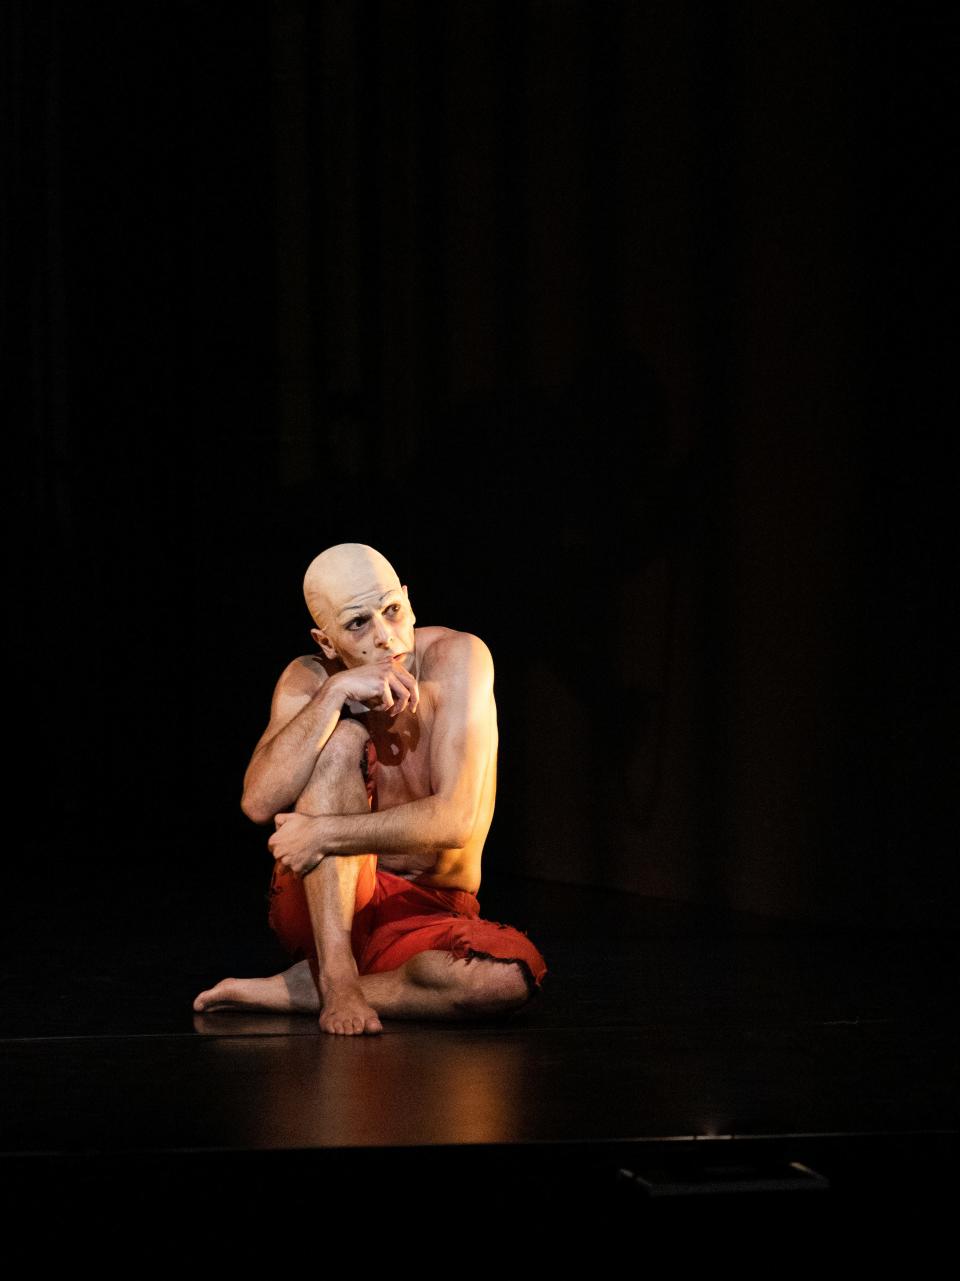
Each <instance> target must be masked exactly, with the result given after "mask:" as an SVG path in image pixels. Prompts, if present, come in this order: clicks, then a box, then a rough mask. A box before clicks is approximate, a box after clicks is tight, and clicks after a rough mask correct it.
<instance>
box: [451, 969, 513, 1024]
mask: <svg viewBox="0 0 960 1281" xmlns="http://www.w3.org/2000/svg"><path fill="white" fill-rule="evenodd" d="M463 978H464V983H463V993H462V996H461V998H460V1004H461V1006H462V1008H463V1010H464V1013H469V1014H472V1015H475V1016H481V1015H492V1014H505V1013H507V1012H508V1011H510V1010H518V1009H520V1007H521V1006H523V1005H526V1003H527V1002H528V1001H529V1000H530V985H529V983H528V982H527V978H526V975H525V973H524V969H523V966H522V965H521V963H520V962H519V961H496V960H486V959H479V958H473V959H472V960H470V961H469V962H467V963H466V964H465V965H464V969H463Z"/></svg>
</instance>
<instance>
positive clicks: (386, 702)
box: [377, 676, 393, 712]
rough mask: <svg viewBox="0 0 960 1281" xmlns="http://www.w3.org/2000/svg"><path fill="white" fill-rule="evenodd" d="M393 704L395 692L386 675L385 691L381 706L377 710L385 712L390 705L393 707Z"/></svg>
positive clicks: (384, 680)
mask: <svg viewBox="0 0 960 1281" xmlns="http://www.w3.org/2000/svg"><path fill="white" fill-rule="evenodd" d="M392 706H393V692H392V690H391V689H390V680H389V678H388V677H386V676H385V677H384V678H383V693H382V694H381V695H380V706H379V707H378V708H377V711H379V712H385V711H386V710H387V708H388V707H392Z"/></svg>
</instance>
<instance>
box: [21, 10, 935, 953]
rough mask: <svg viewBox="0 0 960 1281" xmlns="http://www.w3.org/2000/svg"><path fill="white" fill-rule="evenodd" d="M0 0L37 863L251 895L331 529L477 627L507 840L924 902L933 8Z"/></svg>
mask: <svg viewBox="0 0 960 1281" xmlns="http://www.w3.org/2000/svg"><path fill="white" fill-rule="evenodd" d="M0 22H2V24H3V30H2V55H0V56H2V60H3V113H4V119H5V129H4V135H5V139H6V147H5V151H4V170H5V172H4V183H3V194H2V202H3V203H2V210H0V214H2V231H0V234H2V238H3V240H2V270H3V279H2V288H3V297H4V310H3V350H4V357H5V360H6V362H7V369H8V378H7V379H6V382H5V391H4V400H5V418H6V422H7V429H8V430H7V437H6V440H7V459H8V463H9V468H10V472H9V474H10V479H11V482H12V484H11V491H10V498H9V500H8V511H9V513H10V515H11V517H12V520H11V524H10V530H9V533H8V541H7V548H8V570H7V585H8V587H7V593H6V595H7V599H8V604H9V607H10V609H9V621H8V624H7V631H8V636H10V637H12V639H13V641H14V646H13V653H12V657H11V659H10V660H9V662H8V666H7V668H6V676H7V688H8V690H9V691H10V692H11V693H12V695H13V697H12V698H11V699H9V701H8V706H9V707H10V708H11V714H10V717H9V718H8V721H7V729H8V748H9V749H10V751H11V753H12V756H13V760H14V769H13V771H12V773H11V775H10V789H9V792H8V798H9V799H8V809H9V814H10V823H9V831H10V842H11V845H10V858H11V860H13V859H16V864H15V866H16V868H17V875H18V878H19V879H18V881H17V885H18V892H19V893H20V894H21V895H22V896H25V895H33V896H37V897H42V896H44V895H51V894H59V895H60V896H61V897H62V898H63V899H64V901H69V900H70V898H71V896H72V895H74V894H76V895H80V894H81V890H83V891H84V892H85V895H86V896H85V897H82V901H83V902H84V903H88V902H89V893H90V887H91V886H92V887H94V893H95V894H96V895H97V896H98V907H104V906H105V907H106V910H108V911H110V912H117V911H126V910H128V909H129V910H130V911H133V912H136V911H146V910H149V904H150V903H152V902H154V901H163V900H164V896H173V898H176V899H177V901H178V903H180V905H181V907H183V905H184V904H186V905H189V904H190V903H193V904H196V905H197V906H196V907H195V909H194V910H196V913H197V926H198V929H199V928H201V927H202V921H201V917H202V916H203V915H205V914H207V913H209V912H210V911H215V905H216V902H217V900H218V896H221V895H224V894H228V895H232V896H235V895H237V894H240V895H243V894H247V895H249V896H250V901H251V903H253V902H254V901H255V902H256V903H257V904H259V902H260V898H259V896H260V895H261V894H262V891H263V889H264V888H265V878H266V877H267V876H268V875H269V868H270V859H269V856H268V854H267V853H266V851H265V839H266V836H267V835H268V834H269V833H268V830H267V829H263V828H255V827H254V826H253V825H251V824H250V823H248V822H247V821H246V820H245V819H244V818H243V816H242V815H241V814H240V811H239V798H240V785H241V779H242V775H243V771H244V769H245V766H246V763H247V760H248V758H249V754H250V751H251V750H252V747H253V744H254V743H255V741H256V739H257V738H258V736H259V734H260V733H261V731H262V729H263V727H264V725H265V723H266V717H267V713H268V708H269V699H270V694H271V691H272V689H273V685H274V682H275V680H276V678H277V676H278V674H279V672H280V671H281V670H282V668H283V667H284V665H285V664H286V663H287V662H288V661H289V659H290V658H291V657H292V656H293V655H295V654H297V653H305V652H308V651H309V650H310V649H311V647H312V643H311V642H310V640H309V637H308V628H309V626H310V620H309V618H308V617H307V614H306V611H305V608H304V606H303V602H302V598H301V595H300V583H301V579H302V575H303V571H304V569H305V567H306V565H307V564H308V562H309V561H310V559H311V558H312V557H313V556H314V555H315V554H316V553H317V552H319V551H320V550H321V549H322V548H324V547H326V546H328V545H330V544H332V543H335V542H341V541H363V542H369V543H372V544H373V545H375V546H376V547H378V548H379V549H380V550H382V551H383V552H384V553H385V554H386V555H387V556H388V558H389V559H390V560H391V561H392V562H393V563H394V564H395V566H396V568H397V570H398V572H399V573H400V575H401V579H402V581H403V582H405V583H408V584H409V586H410V593H411V598H412V601H413V603H414V607H415V609H416V612H417V615H418V621H419V622H420V623H421V624H431V623H443V624H445V625H448V626H452V627H456V628H464V629H467V630H470V631H475V632H476V633H478V634H479V635H481V636H482V637H483V638H484V639H485V640H486V641H487V642H488V644H489V645H490V647H491V649H492V650H493V654H494V658H495V661H496V665H497V686H496V690H497V697H498V705H499V711H500V724H501V752H500V775H499V780H500V794H499V804H498V811H497V816H496V819H495V823H494V827H493V829H492V832H491V837H490V844H489V847H488V848H489V852H488V856H487V857H488V862H489V865H490V867H491V868H499V869H503V870H512V871H516V872H520V873H522V874H526V875H530V876H535V877H542V878H547V879H557V880H563V881H571V882H577V883H583V884H601V885H608V886H616V887H622V888H624V889H629V890H636V891H641V892H645V893H648V894H653V895H657V896H662V897H667V898H675V899H683V900H692V901H696V902H700V903H702V904H704V905H706V906H708V907H710V906H718V907H723V906H733V907H737V908H743V909H748V910H753V911H759V912H769V913H772V914H775V915H779V916H784V917H794V918H798V919H803V920H811V921H823V922H830V921H837V922H851V923H863V924H880V925H891V926H901V925H906V926H912V925H925V924H934V925H936V924H945V923H955V922H956V919H957V910H958V895H957V873H956V855H955V848H954V840H953V827H952V825H951V823H950V821H949V815H948V795H949V787H950V784H949V778H950V772H949V769H948V762H949V748H950V742H949V739H948V734H947V729H948V712H947V708H948V706H949V703H948V689H949V687H950V684H951V678H952V675H953V668H954V659H953V650H952V648H951V647H950V646H949V645H948V642H947V639H946V637H945V631H944V621H945V617H946V613H947V609H948V606H949V604H950V596H951V595H952V577H953V575H952V563H953V562H952V556H951V554H950V552H951V547H950V543H951V538H950V535H951V534H952V532H953V531H952V523H953V522H952V511H951V508H952V506H953V502H954V484H953V474H952V472H951V471H950V469H949V468H948V467H947V465H946V457H945V454H944V452H943V450H942V444H941V442H942V440H943V437H944V434H945V432H946V430H947V429H948V428H949V423H950V422H951V421H952V420H953V418H954V416H955V413H956V404H955V399H956V398H955V394H954V372H953V359H954V334H953V332H952V321H953V311H954V308H955V301H954V299H955V286H956V273H955V260H956V228H955V220H956V205H955V202H954V200H953V186H952V183H953V180H952V177H951V174H952V170H953V168H954V165H953V162H952V160H951V159H950V156H951V149H952V145H953V141H954V139H953V136H952V133H951V127H950V124H949V121H950V114H951V113H950V108H951V107H952V105H953V103H952V101H951V98H952V94H953V90H952V88H951V86H952V83H953V81H954V78H955V76H954V67H955V49H954V48H953V47H952V43H953V42H952V35H953V20H952V19H951V20H947V19H939V20H938V19H935V18H934V17H933V16H931V14H925V13H923V11H922V9H917V8H916V7H915V6H914V7H912V8H911V10H910V14H909V16H908V15H907V13H906V11H905V10H904V13H903V14H902V15H901V16H896V13H895V10H893V9H887V8H886V7H881V9H880V10H878V9H876V8H875V7H873V6H869V7H868V6H862V7H860V6H854V5H847V6H844V5H843V4H837V3H826V2H823V3H813V2H809V0H808V2H806V3H802V2H800V0H787V2H786V3H782V4H777V5H768V4H764V3H761V2H760V0H756V2H754V3H749V2H747V0H735V2H731V3H727V4H714V3H709V2H708V0H686V2H683V3H680V2H673V0H671V2H669V3H667V2H662V3H661V2H653V0H651V2H650V3H643V2H640V0H637V2H636V3H615V2H612V0H611V2H607V3H589V0H580V2H577V0H541V2H538V3H526V4H523V3H515V2H514V3H510V2H507V3H493V2H487V3H484V2H481V0H474V2H467V0H452V2H451V0H446V2H438V3H429V2H425V0H421V2H419V3H413V2H409V3H360V2H359V0H358V2H357V3H349V2H347V0H342V2H340V3H330V4H321V3H314V4H308V3H294V2H293V0H288V2H286V3H273V4H270V3H262V4H250V3H247V4H237V3H212V2H211V3H200V2H196V3H189V2H187V0H181V2H180V3H175V2H173V0H164V2H163V3H146V2H141V3H133V4H125V5H115V4H107V5H97V6H92V5H73V4H66V3H56V2H55V0H46V2H43V0H36V2H35V3H22V2H21V3H16V2H11V3H7V4H5V5H4V6H3V7H2V10H0ZM951 724H952V722H951ZM184 886H186V887H187V890H184V889H183V887H184ZM178 895H179V898H177V896H178ZM78 901H81V900H78ZM184 910H188V911H189V910H191V909H190V907H189V906H187V907H186V908H185V909H184Z"/></svg>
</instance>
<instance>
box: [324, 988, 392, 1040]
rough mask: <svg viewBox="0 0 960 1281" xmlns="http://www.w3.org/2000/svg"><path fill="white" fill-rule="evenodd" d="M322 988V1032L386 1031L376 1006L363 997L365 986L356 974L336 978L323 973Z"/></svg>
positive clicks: (343, 1033) (346, 1034)
mask: <svg viewBox="0 0 960 1281" xmlns="http://www.w3.org/2000/svg"><path fill="white" fill-rule="evenodd" d="M320 990H321V992H322V993H323V1010H322V1011H321V1013H320V1030H321V1032H337V1033H339V1034H340V1035H341V1036H360V1035H361V1034H362V1033H364V1032H382V1031H383V1024H382V1023H381V1022H380V1018H379V1016H378V1014H377V1012H376V1010H375V1009H373V1007H372V1006H371V1005H369V1004H368V1003H367V1002H366V1001H365V1000H364V996H363V989H362V988H361V987H360V984H359V983H358V982H357V980H356V978H355V977H350V976H344V977H343V978H341V979H337V980H334V979H331V978H327V977H326V976H325V975H323V974H321V975H320Z"/></svg>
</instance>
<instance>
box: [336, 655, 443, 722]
mask: <svg viewBox="0 0 960 1281" xmlns="http://www.w3.org/2000/svg"><path fill="white" fill-rule="evenodd" d="M331 685H336V687H337V691H338V693H339V692H341V691H342V693H343V700H344V702H346V701H347V699H348V698H349V699H352V700H353V702H355V703H366V704H367V705H368V706H369V707H370V710H371V711H374V712H386V711H389V713H390V715H391V716H399V715H400V713H401V712H402V711H404V710H405V709H406V708H407V707H409V708H410V711H411V712H415V711H416V710H417V707H418V706H419V703H420V687H419V685H418V684H417V681H416V677H414V675H413V674H412V673H411V672H408V671H407V669H406V668H405V667H404V666H403V664H402V663H400V662H398V661H397V660H396V658H380V659H378V660H377V661H376V662H375V663H365V664H364V665H363V666H362V667H348V668H347V669H346V670H345V671H342V672H336V673H335V674H334V675H333V676H331V677H330V678H329V680H328V681H327V686H328V687H329V686H331Z"/></svg>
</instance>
